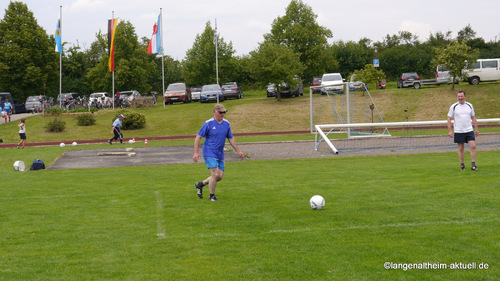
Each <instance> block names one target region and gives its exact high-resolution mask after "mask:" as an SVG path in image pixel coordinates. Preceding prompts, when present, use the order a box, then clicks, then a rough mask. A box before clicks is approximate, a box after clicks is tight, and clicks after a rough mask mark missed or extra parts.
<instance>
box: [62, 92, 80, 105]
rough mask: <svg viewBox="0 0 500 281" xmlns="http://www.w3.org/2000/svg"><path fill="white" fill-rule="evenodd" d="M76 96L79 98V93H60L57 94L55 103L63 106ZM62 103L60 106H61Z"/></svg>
mask: <svg viewBox="0 0 500 281" xmlns="http://www.w3.org/2000/svg"><path fill="white" fill-rule="evenodd" d="M76 98H80V95H79V94H78V93H61V94H59V95H57V100H56V104H57V105H58V106H59V107H64V106H65V105H66V104H68V103H70V102H71V101H73V100H74V99H76ZM61 103H62V106H61Z"/></svg>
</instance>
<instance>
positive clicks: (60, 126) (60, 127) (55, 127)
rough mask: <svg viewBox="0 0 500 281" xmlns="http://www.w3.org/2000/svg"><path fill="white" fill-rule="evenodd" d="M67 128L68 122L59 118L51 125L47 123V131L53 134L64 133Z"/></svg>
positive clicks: (50, 122) (51, 122)
mask: <svg viewBox="0 0 500 281" xmlns="http://www.w3.org/2000/svg"><path fill="white" fill-rule="evenodd" d="M65 128H66V122H64V121H62V120H59V119H57V117H56V118H54V120H52V121H49V123H47V125H45V129H46V130H47V131H48V132H53V133H59V132H62V131H64V129H65Z"/></svg>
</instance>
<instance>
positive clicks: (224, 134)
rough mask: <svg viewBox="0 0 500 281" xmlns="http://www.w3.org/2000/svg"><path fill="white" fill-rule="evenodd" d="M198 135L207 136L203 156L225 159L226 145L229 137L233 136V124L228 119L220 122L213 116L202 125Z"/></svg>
mask: <svg viewBox="0 0 500 281" xmlns="http://www.w3.org/2000/svg"><path fill="white" fill-rule="evenodd" d="M198 136H200V137H203V138H205V142H204V143H203V157H204V158H215V159H219V160H224V145H225V143H226V138H227V139H232V138H233V133H232V132H231V125H230V124H229V122H228V121H227V120H226V119H222V123H220V124H219V122H217V120H215V118H211V119H209V120H207V121H205V123H203V126H201V129H200V131H199V132H198Z"/></svg>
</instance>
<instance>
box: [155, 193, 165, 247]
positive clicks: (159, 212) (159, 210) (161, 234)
mask: <svg viewBox="0 0 500 281" xmlns="http://www.w3.org/2000/svg"><path fill="white" fill-rule="evenodd" d="M155 195H156V227H157V231H158V233H157V234H156V236H158V238H159V239H163V238H166V237H167V236H166V235H165V228H163V225H162V224H161V221H162V218H163V200H162V199H161V196H160V191H158V190H157V191H155Z"/></svg>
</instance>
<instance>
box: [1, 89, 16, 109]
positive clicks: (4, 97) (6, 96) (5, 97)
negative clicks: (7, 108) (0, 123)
mask: <svg viewBox="0 0 500 281" xmlns="http://www.w3.org/2000/svg"><path fill="white" fill-rule="evenodd" d="M5 100H8V101H9V103H11V104H12V107H13V112H12V114H15V107H14V100H13V99H12V95H11V94H10V93H7V92H2V93H0V108H4V105H3V104H4V103H5Z"/></svg>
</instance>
